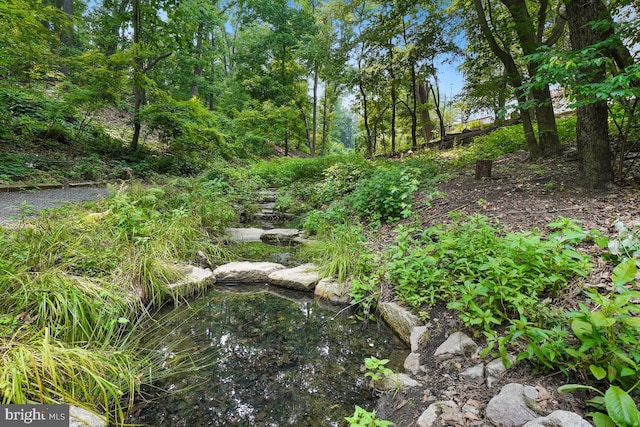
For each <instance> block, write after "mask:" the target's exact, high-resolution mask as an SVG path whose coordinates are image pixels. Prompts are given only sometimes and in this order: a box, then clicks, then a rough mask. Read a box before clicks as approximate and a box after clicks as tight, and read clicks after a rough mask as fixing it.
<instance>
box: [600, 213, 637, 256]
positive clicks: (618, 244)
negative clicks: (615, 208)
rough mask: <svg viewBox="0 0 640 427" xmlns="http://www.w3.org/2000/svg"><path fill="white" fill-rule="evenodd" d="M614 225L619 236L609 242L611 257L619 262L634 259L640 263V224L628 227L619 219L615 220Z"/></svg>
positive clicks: (608, 247)
mask: <svg viewBox="0 0 640 427" xmlns="http://www.w3.org/2000/svg"><path fill="white" fill-rule="evenodd" d="M613 227H614V229H615V230H616V232H617V233H618V237H617V238H615V239H610V240H609V241H608V242H607V249H608V251H609V257H612V258H613V259H614V260H616V261H617V262H622V261H625V260H627V259H634V260H635V261H636V263H638V264H640V224H634V225H633V226H632V227H628V226H627V225H626V224H625V223H624V222H622V221H621V220H619V219H617V220H615V221H614V222H613Z"/></svg>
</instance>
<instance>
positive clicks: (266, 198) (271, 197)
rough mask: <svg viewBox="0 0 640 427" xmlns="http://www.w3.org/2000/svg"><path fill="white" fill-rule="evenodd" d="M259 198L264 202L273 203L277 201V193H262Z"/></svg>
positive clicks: (272, 191) (270, 191)
mask: <svg viewBox="0 0 640 427" xmlns="http://www.w3.org/2000/svg"><path fill="white" fill-rule="evenodd" d="M258 197H260V199H261V200H262V201H263V202H267V203H273V202H275V201H276V192H275V191H274V190H264V191H260V192H259V193H258Z"/></svg>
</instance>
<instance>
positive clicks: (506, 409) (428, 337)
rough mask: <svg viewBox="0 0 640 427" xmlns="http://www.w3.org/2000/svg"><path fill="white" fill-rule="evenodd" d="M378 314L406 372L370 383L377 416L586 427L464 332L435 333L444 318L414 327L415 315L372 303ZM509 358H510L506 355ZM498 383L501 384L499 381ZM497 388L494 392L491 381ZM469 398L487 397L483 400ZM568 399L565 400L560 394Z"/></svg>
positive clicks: (431, 423)
mask: <svg viewBox="0 0 640 427" xmlns="http://www.w3.org/2000/svg"><path fill="white" fill-rule="evenodd" d="M380 312H381V314H382V318H383V319H384V320H385V322H387V323H388V324H389V326H390V327H391V328H392V329H394V331H395V332H396V333H397V334H398V336H399V337H401V338H402V339H403V341H405V343H407V345H409V346H410V348H411V353H410V354H409V355H408V356H407V358H406V359H405V362H404V369H405V371H406V373H394V374H390V375H388V376H386V377H384V378H383V379H382V380H380V381H378V382H376V383H375V384H374V386H375V387H376V388H377V389H379V390H380V391H381V392H382V396H381V398H380V400H379V404H378V408H377V414H378V416H379V417H380V418H382V419H385V420H390V421H392V422H394V423H395V425H396V426H399V427H404V426H417V427H441V426H460V427H462V426H465V427H466V426H477V427H490V426H493V427H588V426H591V424H590V423H589V422H587V421H586V420H585V419H583V418H582V417H581V416H580V415H578V414H577V413H575V412H572V411H570V410H567V409H572V408H571V406H572V405H571V404H569V403H567V401H565V402H560V401H559V399H558V395H557V393H555V392H554V389H553V388H552V386H553V384H552V385H551V386H549V385H547V386H546V387H545V385H544V383H545V382H547V381H548V380H549V378H548V377H547V378H535V379H533V380H531V379H530V381H529V382H527V383H524V384H521V383H516V382H509V381H505V380H508V376H509V370H508V369H507V368H506V367H505V365H504V363H503V361H502V359H500V358H498V359H493V360H483V359H482V358H481V357H480V350H481V349H480V347H479V346H478V344H476V342H475V341H474V340H473V339H471V337H469V336H467V335H466V334H465V333H463V332H460V331H455V332H452V333H449V334H446V333H445V334H442V332H443V330H453V329H456V328H455V325H449V327H447V326H446V324H447V321H445V319H432V321H429V322H428V323H427V324H426V325H421V324H420V322H419V320H418V318H417V317H416V316H415V315H414V314H412V313H411V312H409V311H408V310H406V309H404V308H403V307H401V306H399V305H398V304H396V303H393V302H386V303H382V304H381V305H380ZM508 360H509V362H510V363H511V362H513V361H514V360H515V356H513V355H508ZM503 383H504V385H502V384H503ZM497 384H498V385H499V386H500V387H499V389H498V387H497V386H496V385H497ZM476 396H492V397H490V398H489V399H488V400H487V399H485V400H484V401H483V400H482V399H480V398H477V397H476ZM568 401H570V398H568Z"/></svg>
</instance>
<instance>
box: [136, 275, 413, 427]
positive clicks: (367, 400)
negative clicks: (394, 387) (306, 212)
mask: <svg viewBox="0 0 640 427" xmlns="http://www.w3.org/2000/svg"><path fill="white" fill-rule="evenodd" d="M156 321H157V324H158V325H162V327H156V328H154V335H155V337H151V338H150V339H151V340H152V341H153V342H159V343H160V346H159V347H158V348H160V349H164V350H165V353H166V354H165V357H166V359H167V363H171V358H172V353H171V352H170V351H169V350H167V349H168V348H169V347H170V346H171V344H172V343H176V342H179V343H180V346H181V347H182V348H183V349H197V354H198V356H197V359H198V362H197V364H198V366H201V367H199V368H194V369H191V370H189V371H188V372H185V373H182V374H177V375H175V376H174V377H172V378H170V379H168V380H165V381H163V382H160V383H158V384H157V385H158V387H159V389H160V390H163V391H159V392H158V391H154V392H150V393H151V397H152V398H153V400H152V401H151V402H149V403H148V404H143V405H142V406H141V409H139V410H138V411H136V416H135V417H133V416H132V417H131V418H130V421H131V422H133V423H142V424H146V425H150V426H189V427H199V426H220V427H222V426H225V427H231V426H270V427H271V426H273V427H276V426H307V427H311V426H322V427H326V426H343V425H346V422H345V421H344V417H345V416H349V415H351V414H352V413H353V410H354V405H356V404H357V405H360V406H363V407H365V408H367V409H369V410H371V409H373V407H374V405H375V399H374V396H372V393H371V390H370V389H369V387H368V382H367V379H366V378H365V377H364V373H363V372H362V371H361V366H362V364H363V361H364V359H365V358H366V357H371V356H375V357H378V358H390V359H392V361H391V363H390V365H389V366H390V367H391V368H392V369H399V367H400V366H401V364H402V361H403V360H404V357H405V356H406V354H407V352H408V350H407V349H406V347H405V346H404V344H403V343H402V342H401V341H400V340H399V339H398V338H396V336H395V335H394V334H393V332H392V331H391V330H390V329H389V328H388V327H386V326H385V325H384V324H382V323H381V322H377V323H371V324H368V325H364V324H363V323H362V322H361V321H358V320H355V319H353V318H350V317H349V316H348V315H346V314H342V313H339V312H338V308H331V306H327V307H323V306H321V305H320V304H319V302H318V301H317V300H314V299H313V298H310V295H309V294H306V293H300V292H293V291H284V290H282V289H276V288H272V287H269V286H266V285H241V286H240V285H239V286H227V287H216V288H214V289H212V290H211V291H209V292H208V293H206V294H205V295H204V296H202V297H200V298H198V299H197V300H195V301H192V302H191V303H190V304H189V305H184V306H181V307H178V308H177V309H173V310H165V311H163V312H161V313H159V315H158V316H156Z"/></svg>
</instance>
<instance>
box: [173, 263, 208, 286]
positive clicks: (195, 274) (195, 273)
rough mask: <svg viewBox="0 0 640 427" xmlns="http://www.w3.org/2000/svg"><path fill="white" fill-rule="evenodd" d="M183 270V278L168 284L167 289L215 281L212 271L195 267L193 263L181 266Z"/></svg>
mask: <svg viewBox="0 0 640 427" xmlns="http://www.w3.org/2000/svg"><path fill="white" fill-rule="evenodd" d="M183 270H184V272H185V278H184V279H182V280H180V281H178V282H176V283H171V284H170V285H169V286H168V287H169V289H171V290H177V289H181V288H185V289H188V288H190V287H193V286H201V285H202V286H205V285H209V284H212V283H213V282H215V281H216V278H215V276H214V275H213V272H212V271H211V270H210V269H208V268H200V267H196V266H195V265H187V266H185V267H184V268H183Z"/></svg>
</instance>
